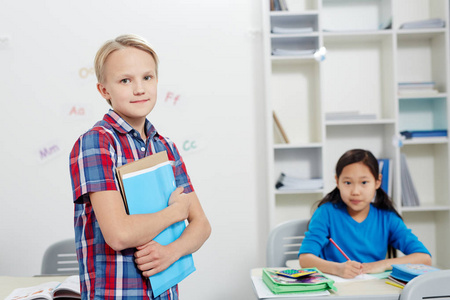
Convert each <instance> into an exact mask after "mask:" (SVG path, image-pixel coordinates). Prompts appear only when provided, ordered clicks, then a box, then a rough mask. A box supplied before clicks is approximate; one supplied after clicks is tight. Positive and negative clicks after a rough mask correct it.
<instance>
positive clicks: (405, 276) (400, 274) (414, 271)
mask: <svg viewBox="0 0 450 300" xmlns="http://www.w3.org/2000/svg"><path fill="white" fill-rule="evenodd" d="M434 271H439V269H438V268H434V267H431V266H427V265H423V264H396V265H392V273H391V275H389V277H388V280H386V283H387V284H390V285H393V286H396V287H399V288H403V287H404V286H405V285H406V284H407V283H408V282H409V281H411V280H412V279H413V278H415V277H417V276H419V275H422V274H425V273H429V272H434Z"/></svg>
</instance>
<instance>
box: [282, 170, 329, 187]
mask: <svg viewBox="0 0 450 300" xmlns="http://www.w3.org/2000/svg"><path fill="white" fill-rule="evenodd" d="M275 187H276V188H277V189H278V190H318V189H321V188H323V179H322V178H310V179H300V178H296V177H292V176H288V175H286V174H285V173H281V174H280V177H278V180H277V183H276V184H275Z"/></svg>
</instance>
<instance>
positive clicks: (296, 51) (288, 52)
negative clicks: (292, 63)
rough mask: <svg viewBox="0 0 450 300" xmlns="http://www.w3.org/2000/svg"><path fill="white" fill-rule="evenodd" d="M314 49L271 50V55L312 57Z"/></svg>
mask: <svg viewBox="0 0 450 300" xmlns="http://www.w3.org/2000/svg"><path fill="white" fill-rule="evenodd" d="M314 52H316V49H305V50H303V49H280V48H274V49H273V50H272V55H274V56H305V55H313V54H314Z"/></svg>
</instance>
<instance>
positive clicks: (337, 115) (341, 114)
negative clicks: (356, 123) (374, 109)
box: [325, 110, 377, 121]
mask: <svg viewBox="0 0 450 300" xmlns="http://www.w3.org/2000/svg"><path fill="white" fill-rule="evenodd" d="M376 118H377V115H376V114H362V113H360V112H359V111H356V110H355V111H337V112H327V113H325V120H327V121H351V120H375V119H376Z"/></svg>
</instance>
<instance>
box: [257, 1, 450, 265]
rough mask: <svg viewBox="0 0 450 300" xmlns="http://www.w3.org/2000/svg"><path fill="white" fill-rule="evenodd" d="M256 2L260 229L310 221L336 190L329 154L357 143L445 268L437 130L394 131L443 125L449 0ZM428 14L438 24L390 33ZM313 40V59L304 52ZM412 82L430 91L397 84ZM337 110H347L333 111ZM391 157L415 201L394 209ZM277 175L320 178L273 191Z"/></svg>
mask: <svg viewBox="0 0 450 300" xmlns="http://www.w3.org/2000/svg"><path fill="white" fill-rule="evenodd" d="M262 1H263V16H264V17H263V26H264V29H263V32H264V39H263V43H264V51H265V55H264V57H265V81H266V82H265V87H266V90H265V92H266V93H265V94H266V98H265V104H266V119H267V127H266V132H267V150H268V159H267V164H268V181H269V182H270V183H273V184H270V186H269V187H268V195H269V196H268V198H269V201H268V205H269V223H270V227H271V228H273V227H274V226H275V225H277V224H279V223H281V222H283V221H286V220H289V219H294V218H297V219H299V218H309V217H310V216H311V211H312V210H311V208H312V206H313V205H314V203H315V202H316V201H318V200H319V199H321V198H322V197H323V196H324V194H326V193H327V192H329V191H330V190H331V189H332V188H333V187H334V186H335V181H334V166H335V164H336V162H337V160H338V158H339V157H340V156H341V155H342V154H343V153H344V152H345V151H346V150H348V149H351V148H365V149H369V150H371V151H372V152H373V153H374V155H375V156H377V157H378V158H389V159H391V160H392V167H393V176H392V177H393V179H392V180H393V182H392V189H393V194H392V198H393V200H394V202H395V204H396V207H397V209H398V210H399V212H400V214H401V215H402V217H403V218H404V220H405V222H406V223H407V225H408V226H409V227H410V228H412V229H413V231H414V232H415V233H416V234H417V235H418V236H419V238H420V239H421V240H423V241H424V242H425V244H426V245H427V247H428V248H429V249H430V251H431V252H432V255H433V263H434V264H435V265H438V266H442V267H450V253H446V251H444V250H445V249H449V248H450V233H449V230H448V228H450V191H449V182H450V178H449V173H450V172H449V170H450V160H449V155H450V154H449V153H450V149H449V140H448V137H426V138H413V139H404V138H403V137H402V136H401V135H400V132H401V131H404V130H441V129H445V130H446V129H448V127H449V126H448V124H449V117H448V116H449V105H448V103H447V102H448V100H447V99H448V96H447V93H448V87H449V30H448V14H449V4H448V1H446V0H366V1H358V0H309V1H308V0H305V1H302V0H297V1H293V0H292V1H289V0H285V2H286V4H287V6H288V10H287V11H270V3H271V0H262ZM291 7H292V9H291ZM435 18H439V19H442V20H443V21H445V23H446V24H447V25H446V26H445V27H438V28H417V29H403V28H401V27H402V25H403V24H405V23H408V22H416V21H422V20H428V19H435ZM274 27H276V30H275V32H272V29H273V28H274ZM286 28H288V30H285V29H286ZM321 47H325V48H326V59H325V60H323V61H321V60H319V59H315V56H314V51H310V50H311V49H313V50H317V49H319V48H321ZM275 49H286V50H289V51H287V52H284V53H283V52H282V51H275V52H274V50H275ZM308 51H309V52H308ZM411 82H432V85H433V89H435V90H431V89H430V90H427V91H425V92H422V91H418V90H414V89H413V90H412V91H410V90H407V91H405V90H404V89H403V88H404V87H405V85H404V84H405V83H407V84H409V83H411ZM399 86H401V88H399ZM273 112H275V113H276V115H277V117H278V119H279V121H280V123H281V125H282V127H283V129H284V132H285V133H286V135H287V137H288V139H289V143H285V142H284V140H283V138H282V137H281V136H280V133H279V130H278V128H277V126H276V124H275V122H274V120H273V117H272V114H273ZM343 113H345V114H348V113H351V115H350V116H346V117H340V116H342V114H343ZM355 114H356V115H355ZM402 154H404V155H406V157H407V162H408V166H409V169H410V173H411V177H412V180H413V183H414V185H415V188H416V190H417V194H418V196H419V199H420V206H414V207H411V206H402V191H401V178H402V174H401V166H400V157H401V155H402ZM281 172H283V173H286V174H288V175H290V176H293V177H297V178H302V179H310V178H322V179H323V188H320V189H305V190H298V189H292V190H278V189H276V188H275V182H276V181H277V179H278V178H279V176H280V173H281Z"/></svg>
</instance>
